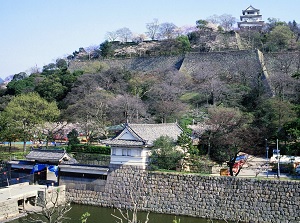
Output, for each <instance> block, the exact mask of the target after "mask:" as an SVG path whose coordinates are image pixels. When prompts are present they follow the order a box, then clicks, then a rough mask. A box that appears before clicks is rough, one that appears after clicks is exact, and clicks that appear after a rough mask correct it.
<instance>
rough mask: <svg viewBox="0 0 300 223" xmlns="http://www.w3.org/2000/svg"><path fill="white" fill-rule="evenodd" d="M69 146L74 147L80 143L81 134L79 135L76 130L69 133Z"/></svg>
mask: <svg viewBox="0 0 300 223" xmlns="http://www.w3.org/2000/svg"><path fill="white" fill-rule="evenodd" d="M67 136H68V140H69V142H68V145H69V146H72V145H76V144H79V143H80V141H79V139H78V137H79V134H78V131H77V130H76V129H72V131H71V132H69V133H68V135H67Z"/></svg>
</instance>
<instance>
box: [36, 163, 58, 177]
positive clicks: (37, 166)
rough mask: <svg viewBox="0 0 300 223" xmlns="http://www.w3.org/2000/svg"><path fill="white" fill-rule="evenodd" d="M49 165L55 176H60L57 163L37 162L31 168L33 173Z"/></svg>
mask: <svg viewBox="0 0 300 223" xmlns="http://www.w3.org/2000/svg"><path fill="white" fill-rule="evenodd" d="M47 167H48V170H49V171H50V172H54V173H55V176H58V166H55V165H47V164H35V165H34V166H33V169H32V170H31V172H30V173H31V174H33V173H36V172H39V171H42V170H44V169H46V168H47Z"/></svg>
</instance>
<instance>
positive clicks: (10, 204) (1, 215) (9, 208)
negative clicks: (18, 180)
mask: <svg viewBox="0 0 300 223" xmlns="http://www.w3.org/2000/svg"><path fill="white" fill-rule="evenodd" d="M17 216H19V208H18V202H16V201H15V200H7V201H3V202H0V221H1V222H3V221H5V220H7V219H12V218H14V217H17Z"/></svg>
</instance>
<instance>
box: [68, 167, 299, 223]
mask: <svg viewBox="0 0 300 223" xmlns="http://www.w3.org/2000/svg"><path fill="white" fill-rule="evenodd" d="M66 196H67V197H68V198H69V199H71V200H72V201H73V202H74V203H79V204H87V205H99V206H104V207H115V208H124V209H127V208H129V209H130V208H132V206H133V201H134V202H138V204H139V209H140V210H143V211H151V212H157V213H165V214H176V215H187V216H195V217H203V218H211V219H223V218H224V219H228V220H233V221H238V220H241V221H245V222H249V221H252V222H300V212H299V203H300V182H296V181H278V180H258V179H246V178H235V177H210V176H199V175H195V174H176V173H158V172H148V171H143V170H140V169H132V168H124V167H121V168H120V169H117V170H115V171H113V172H111V173H110V174H109V176H108V178H107V183H106V185H105V190H104V191H102V192H101V191H97V192H96V191H89V190H76V189H69V188H68V187H67V193H66Z"/></svg>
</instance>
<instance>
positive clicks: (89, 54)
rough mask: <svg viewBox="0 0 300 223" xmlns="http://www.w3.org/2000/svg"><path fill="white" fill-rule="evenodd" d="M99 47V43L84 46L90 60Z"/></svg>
mask: <svg viewBox="0 0 300 223" xmlns="http://www.w3.org/2000/svg"><path fill="white" fill-rule="evenodd" d="M97 49H99V46H97V45H90V46H88V47H85V48H84V50H85V51H86V52H87V53H88V56H89V60H91V53H92V52H93V51H95V50H97Z"/></svg>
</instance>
